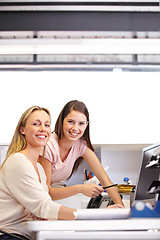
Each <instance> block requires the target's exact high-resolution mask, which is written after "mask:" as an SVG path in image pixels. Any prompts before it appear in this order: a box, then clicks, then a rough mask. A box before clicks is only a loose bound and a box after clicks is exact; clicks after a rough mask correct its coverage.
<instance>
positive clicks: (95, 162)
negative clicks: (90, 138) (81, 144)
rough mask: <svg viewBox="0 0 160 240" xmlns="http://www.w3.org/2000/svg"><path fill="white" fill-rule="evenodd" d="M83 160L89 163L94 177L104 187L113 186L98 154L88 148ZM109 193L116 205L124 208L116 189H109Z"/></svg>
mask: <svg viewBox="0 0 160 240" xmlns="http://www.w3.org/2000/svg"><path fill="white" fill-rule="evenodd" d="M83 158H84V159H85V161H86V162H87V163H88V165H89V167H90V168H91V170H92V171H93V173H94V175H95V176H96V177H97V178H98V180H99V181H100V183H101V184H102V186H103V187H106V186H109V185H112V184H113V183H112V181H111V180H110V178H109V177H108V175H107V173H106V172H105V170H104V168H103V167H102V165H101V163H100V161H99V159H98V158H97V156H96V154H95V153H94V152H93V151H92V150H91V149H90V148H88V147H87V148H86V150H85V153H84V154H83ZM107 192H108V194H109V196H110V197H111V199H112V200H113V202H114V203H117V204H121V205H122V206H124V204H123V202H122V200H121V197H120V195H119V193H118V191H117V189H116V187H112V188H108V189H107Z"/></svg>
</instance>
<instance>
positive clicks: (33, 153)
mask: <svg viewBox="0 0 160 240" xmlns="http://www.w3.org/2000/svg"><path fill="white" fill-rule="evenodd" d="M20 152H21V153H22V154H24V155H25V156H26V158H28V159H29V160H30V161H31V162H32V164H33V165H34V166H36V165H37V161H38V157H39V154H40V152H41V148H34V149H29V148H28V147H27V148H25V149H23V150H22V151H20Z"/></svg>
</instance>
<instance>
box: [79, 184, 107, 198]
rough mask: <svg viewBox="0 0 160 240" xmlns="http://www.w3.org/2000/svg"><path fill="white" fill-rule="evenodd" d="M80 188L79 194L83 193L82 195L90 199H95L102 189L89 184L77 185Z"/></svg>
mask: <svg viewBox="0 0 160 240" xmlns="http://www.w3.org/2000/svg"><path fill="white" fill-rule="evenodd" d="M78 186H79V187H80V192H81V193H83V194H84V195H86V196H88V197H91V198H95V197H97V196H98V195H99V194H101V193H102V192H103V191H104V189H103V187H101V186H99V185H97V184H94V183H91V184H81V185H78Z"/></svg>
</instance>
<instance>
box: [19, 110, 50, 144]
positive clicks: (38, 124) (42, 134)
mask: <svg viewBox="0 0 160 240" xmlns="http://www.w3.org/2000/svg"><path fill="white" fill-rule="evenodd" d="M50 124H51V123H50V116H49V115H48V114H47V113H46V112H45V111H43V110H36V111H34V112H32V113H31V115H30V116H29V117H28V119H27V121H26V125H25V127H21V128H20V132H21V134H23V135H24V137H25V139H26V142H27V146H34V147H43V146H45V145H46V143H47V141H48V140H49V137H50V135H51V127H50Z"/></svg>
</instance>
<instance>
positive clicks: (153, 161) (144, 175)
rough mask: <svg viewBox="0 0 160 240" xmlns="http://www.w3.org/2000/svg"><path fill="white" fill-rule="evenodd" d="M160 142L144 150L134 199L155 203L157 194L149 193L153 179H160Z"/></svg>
mask: <svg viewBox="0 0 160 240" xmlns="http://www.w3.org/2000/svg"><path fill="white" fill-rule="evenodd" d="M159 159H160V143H157V144H154V145H150V146H148V147H146V148H144V149H143V150H142V160H141V165H140V171H139V174H138V179H137V183H136V189H135V196H134V200H140V201H143V202H145V203H147V202H149V203H150V204H152V205H154V203H155V200H156V199H157V197H158V195H157V194H154V193H153V194H152V193H148V190H149V188H150V186H151V184H152V183H153V181H158V180H159V179H160V167H159Z"/></svg>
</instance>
